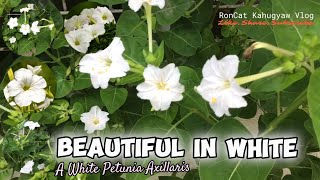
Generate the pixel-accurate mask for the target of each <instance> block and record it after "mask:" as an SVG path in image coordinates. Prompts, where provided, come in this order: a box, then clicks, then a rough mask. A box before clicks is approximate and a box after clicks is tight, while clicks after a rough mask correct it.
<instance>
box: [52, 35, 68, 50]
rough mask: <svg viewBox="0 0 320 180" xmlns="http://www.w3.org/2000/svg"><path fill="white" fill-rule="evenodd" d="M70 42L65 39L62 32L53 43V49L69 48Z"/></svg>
mask: <svg viewBox="0 0 320 180" xmlns="http://www.w3.org/2000/svg"><path fill="white" fill-rule="evenodd" d="M68 45H69V44H68V42H67V40H66V38H65V35H64V32H60V33H59V34H58V36H57V37H56V38H55V39H54V41H53V43H52V48H53V49H59V48H62V47H64V46H68Z"/></svg>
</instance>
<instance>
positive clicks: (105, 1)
mask: <svg viewBox="0 0 320 180" xmlns="http://www.w3.org/2000/svg"><path fill="white" fill-rule="evenodd" d="M89 1H91V2H97V3H99V4H102V5H116V4H122V3H125V2H127V0H89Z"/></svg>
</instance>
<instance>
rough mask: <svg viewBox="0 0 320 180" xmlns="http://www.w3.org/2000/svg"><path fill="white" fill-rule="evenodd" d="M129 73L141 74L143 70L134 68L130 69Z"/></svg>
mask: <svg viewBox="0 0 320 180" xmlns="http://www.w3.org/2000/svg"><path fill="white" fill-rule="evenodd" d="M130 71H131V72H134V73H137V74H143V70H140V69H136V68H130Z"/></svg>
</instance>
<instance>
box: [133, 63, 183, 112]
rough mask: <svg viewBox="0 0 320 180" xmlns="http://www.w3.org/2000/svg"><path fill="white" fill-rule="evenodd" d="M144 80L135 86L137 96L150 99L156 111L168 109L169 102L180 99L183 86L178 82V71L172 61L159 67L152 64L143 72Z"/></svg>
mask: <svg viewBox="0 0 320 180" xmlns="http://www.w3.org/2000/svg"><path fill="white" fill-rule="evenodd" d="M143 77H144V79H145V81H144V82H143V83H141V84H139V85H138V86H137V90H138V97H139V98H141V99H144V100H150V102H151V105H152V108H153V109H154V110H156V111H159V110H161V111H165V110H167V109H169V107H170V105H171V102H177V101H181V100H182V98H183V96H182V93H183V92H184V86H183V85H182V84H180V82H179V80H180V72H179V69H178V68H177V67H175V65H174V64H173V63H171V64H168V65H167V66H166V67H164V68H162V69H160V68H158V67H155V66H153V65H148V67H147V68H146V69H145V70H144V72H143Z"/></svg>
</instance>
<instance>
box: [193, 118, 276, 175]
mask: <svg viewBox="0 0 320 180" xmlns="http://www.w3.org/2000/svg"><path fill="white" fill-rule="evenodd" d="M230 132H232V134H233V135H235V134H236V135H237V136H239V137H250V136H251V135H250V133H249V132H248V130H247V129H246V128H245V127H244V126H243V125H242V124H241V123H240V122H239V121H237V120H234V119H225V120H222V121H220V122H219V123H217V124H216V125H215V126H214V127H213V128H212V129H211V130H210V131H209V132H208V135H207V136H213V134H214V137H218V142H217V144H219V145H222V144H224V140H226V139H228V138H233V137H234V136H232V135H231V134H230ZM217 153H218V154H219V156H218V158H217V159H215V160H214V161H206V160H200V166H199V174H200V179H212V177H219V180H231V179H232V180H241V179H246V180H255V179H266V177H267V176H268V174H269V173H270V171H271V169H272V167H273V162H272V160H271V161H270V162H264V163H254V162H250V160H245V159H233V160H230V159H228V157H227V155H226V149H225V146H219V147H218V152H217ZM253 169H254V170H253Z"/></svg>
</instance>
